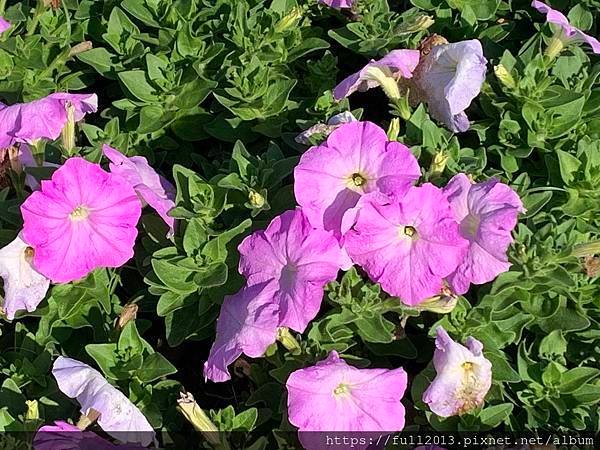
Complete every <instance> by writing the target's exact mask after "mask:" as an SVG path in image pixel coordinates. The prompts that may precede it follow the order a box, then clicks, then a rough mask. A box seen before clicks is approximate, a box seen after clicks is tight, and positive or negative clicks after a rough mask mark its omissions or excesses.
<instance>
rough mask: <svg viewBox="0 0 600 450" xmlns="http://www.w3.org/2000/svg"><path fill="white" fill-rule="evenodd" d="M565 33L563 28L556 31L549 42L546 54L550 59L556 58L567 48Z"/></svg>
mask: <svg viewBox="0 0 600 450" xmlns="http://www.w3.org/2000/svg"><path fill="white" fill-rule="evenodd" d="M564 38H565V36H564V33H563V31H562V30H560V31H558V32H556V33H555V34H554V36H552V39H550V43H549V44H548V48H547V49H546V51H545V52H544V54H545V55H546V56H547V57H548V59H549V60H550V61H552V60H554V58H556V57H557V56H558V55H560V53H561V52H562V51H563V49H564V48H565V42H564Z"/></svg>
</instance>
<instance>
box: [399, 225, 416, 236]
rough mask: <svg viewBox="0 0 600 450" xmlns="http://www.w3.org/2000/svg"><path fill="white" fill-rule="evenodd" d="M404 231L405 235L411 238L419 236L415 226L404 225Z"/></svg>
mask: <svg viewBox="0 0 600 450" xmlns="http://www.w3.org/2000/svg"><path fill="white" fill-rule="evenodd" d="M402 232H403V233H404V235H405V236H408V237H409V238H416V237H417V229H416V228H415V227H411V226H410V225H409V226H407V227H404V228H403V229H402Z"/></svg>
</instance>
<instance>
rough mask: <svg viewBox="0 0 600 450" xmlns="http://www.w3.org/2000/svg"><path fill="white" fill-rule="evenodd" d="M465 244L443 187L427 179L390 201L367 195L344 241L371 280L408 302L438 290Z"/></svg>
mask: <svg viewBox="0 0 600 450" xmlns="http://www.w3.org/2000/svg"><path fill="white" fill-rule="evenodd" d="M467 245H468V242H467V241H466V240H465V239H463V238H462V237H461V236H460V233H459V229H458V223H457V222H456V221H455V220H454V217H453V215H452V211H451V209H450V204H449V203H448V200H446V197H445V195H444V193H443V191H442V190H441V189H439V188H437V187H435V186H434V185H432V184H430V183H427V184H424V185H423V186H421V187H412V188H410V190H409V191H408V192H407V193H406V195H405V196H404V197H402V198H401V199H399V200H397V201H395V202H392V203H388V204H381V203H380V202H379V201H365V204H364V205H363V206H362V207H361V209H360V211H359V212H358V216H357V220H356V224H355V225H354V227H353V229H352V230H350V231H349V232H348V233H347V234H346V238H345V243H344V246H345V248H346V250H347V251H348V254H349V255H350V257H351V258H352V260H353V261H354V262H355V263H357V264H359V265H360V266H362V267H363V269H364V270H365V271H366V272H367V273H368V274H369V276H370V277H371V279H372V280H374V281H377V282H378V283H380V284H381V287H382V288H383V289H384V290H385V291H386V292H387V293H389V294H391V295H395V296H398V297H400V299H401V300H402V302H403V303H406V304H407V305H417V304H419V303H420V302H422V301H423V300H425V299H427V298H429V297H433V296H434V295H438V294H439V293H440V292H441V290H442V287H443V279H444V277H447V276H448V275H450V274H451V273H452V272H454V270H456V268H457V267H458V265H459V264H460V262H461V261H462V258H463V257H464V255H465V253H466V250H467Z"/></svg>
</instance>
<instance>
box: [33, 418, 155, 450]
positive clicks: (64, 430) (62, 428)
mask: <svg viewBox="0 0 600 450" xmlns="http://www.w3.org/2000/svg"><path fill="white" fill-rule="evenodd" d="M33 448H34V450H81V449H85V450H141V449H143V448H144V447H142V446H140V445H130V444H128V445H115V444H113V443H111V442H108V441H107V440H106V439H103V438H101V437H100V436H98V435H97V434H95V433H93V432H91V431H81V430H80V429H79V428H77V427H76V426H75V425H71V424H69V423H67V422H64V421H61V420H59V421H56V422H54V425H44V426H43V427H41V428H40V429H39V430H38V431H37V432H36V434H35V437H34V438H33Z"/></svg>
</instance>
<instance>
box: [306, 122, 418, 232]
mask: <svg viewBox="0 0 600 450" xmlns="http://www.w3.org/2000/svg"><path fill="white" fill-rule="evenodd" d="M420 175H421V170H420V168H419V164H418V162H417V160H416V158H415V157H414V156H413V155H412V153H411V152H410V150H409V149H408V148H407V147H406V146H405V145H403V144H401V143H399V142H390V141H388V138H387V135H386V134H385V131H383V130H382V129H381V128H380V127H378V126H377V125H375V124H374V123H371V122H351V123H347V124H344V125H342V126H340V127H339V128H338V129H337V130H335V131H334V132H333V133H331V135H330V136H329V138H328V139H327V142H325V143H323V144H321V145H319V146H317V147H311V148H310V149H308V151H306V153H304V154H303V155H302V158H300V163H299V164H298V165H297V166H296V169H295V170H294V193H295V195H296V201H297V202H298V204H299V205H300V206H302V210H303V211H304V213H305V214H306V216H307V217H308V220H310V222H311V224H312V225H313V226H314V227H317V228H323V229H325V230H327V231H333V232H334V233H335V234H336V236H337V237H340V236H341V235H342V234H343V233H344V232H345V231H347V230H346V227H345V226H343V220H342V219H343V218H344V215H345V214H346V212H347V211H348V210H349V209H351V208H354V207H355V206H356V204H357V203H358V200H359V199H360V198H361V196H362V195H363V194H367V193H370V192H382V193H384V194H387V195H392V196H394V195H402V194H403V193H404V192H405V191H406V190H407V189H408V188H409V187H410V186H412V184H413V183H414V182H415V181H416V180H417V179H418V178H419V176H420Z"/></svg>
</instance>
